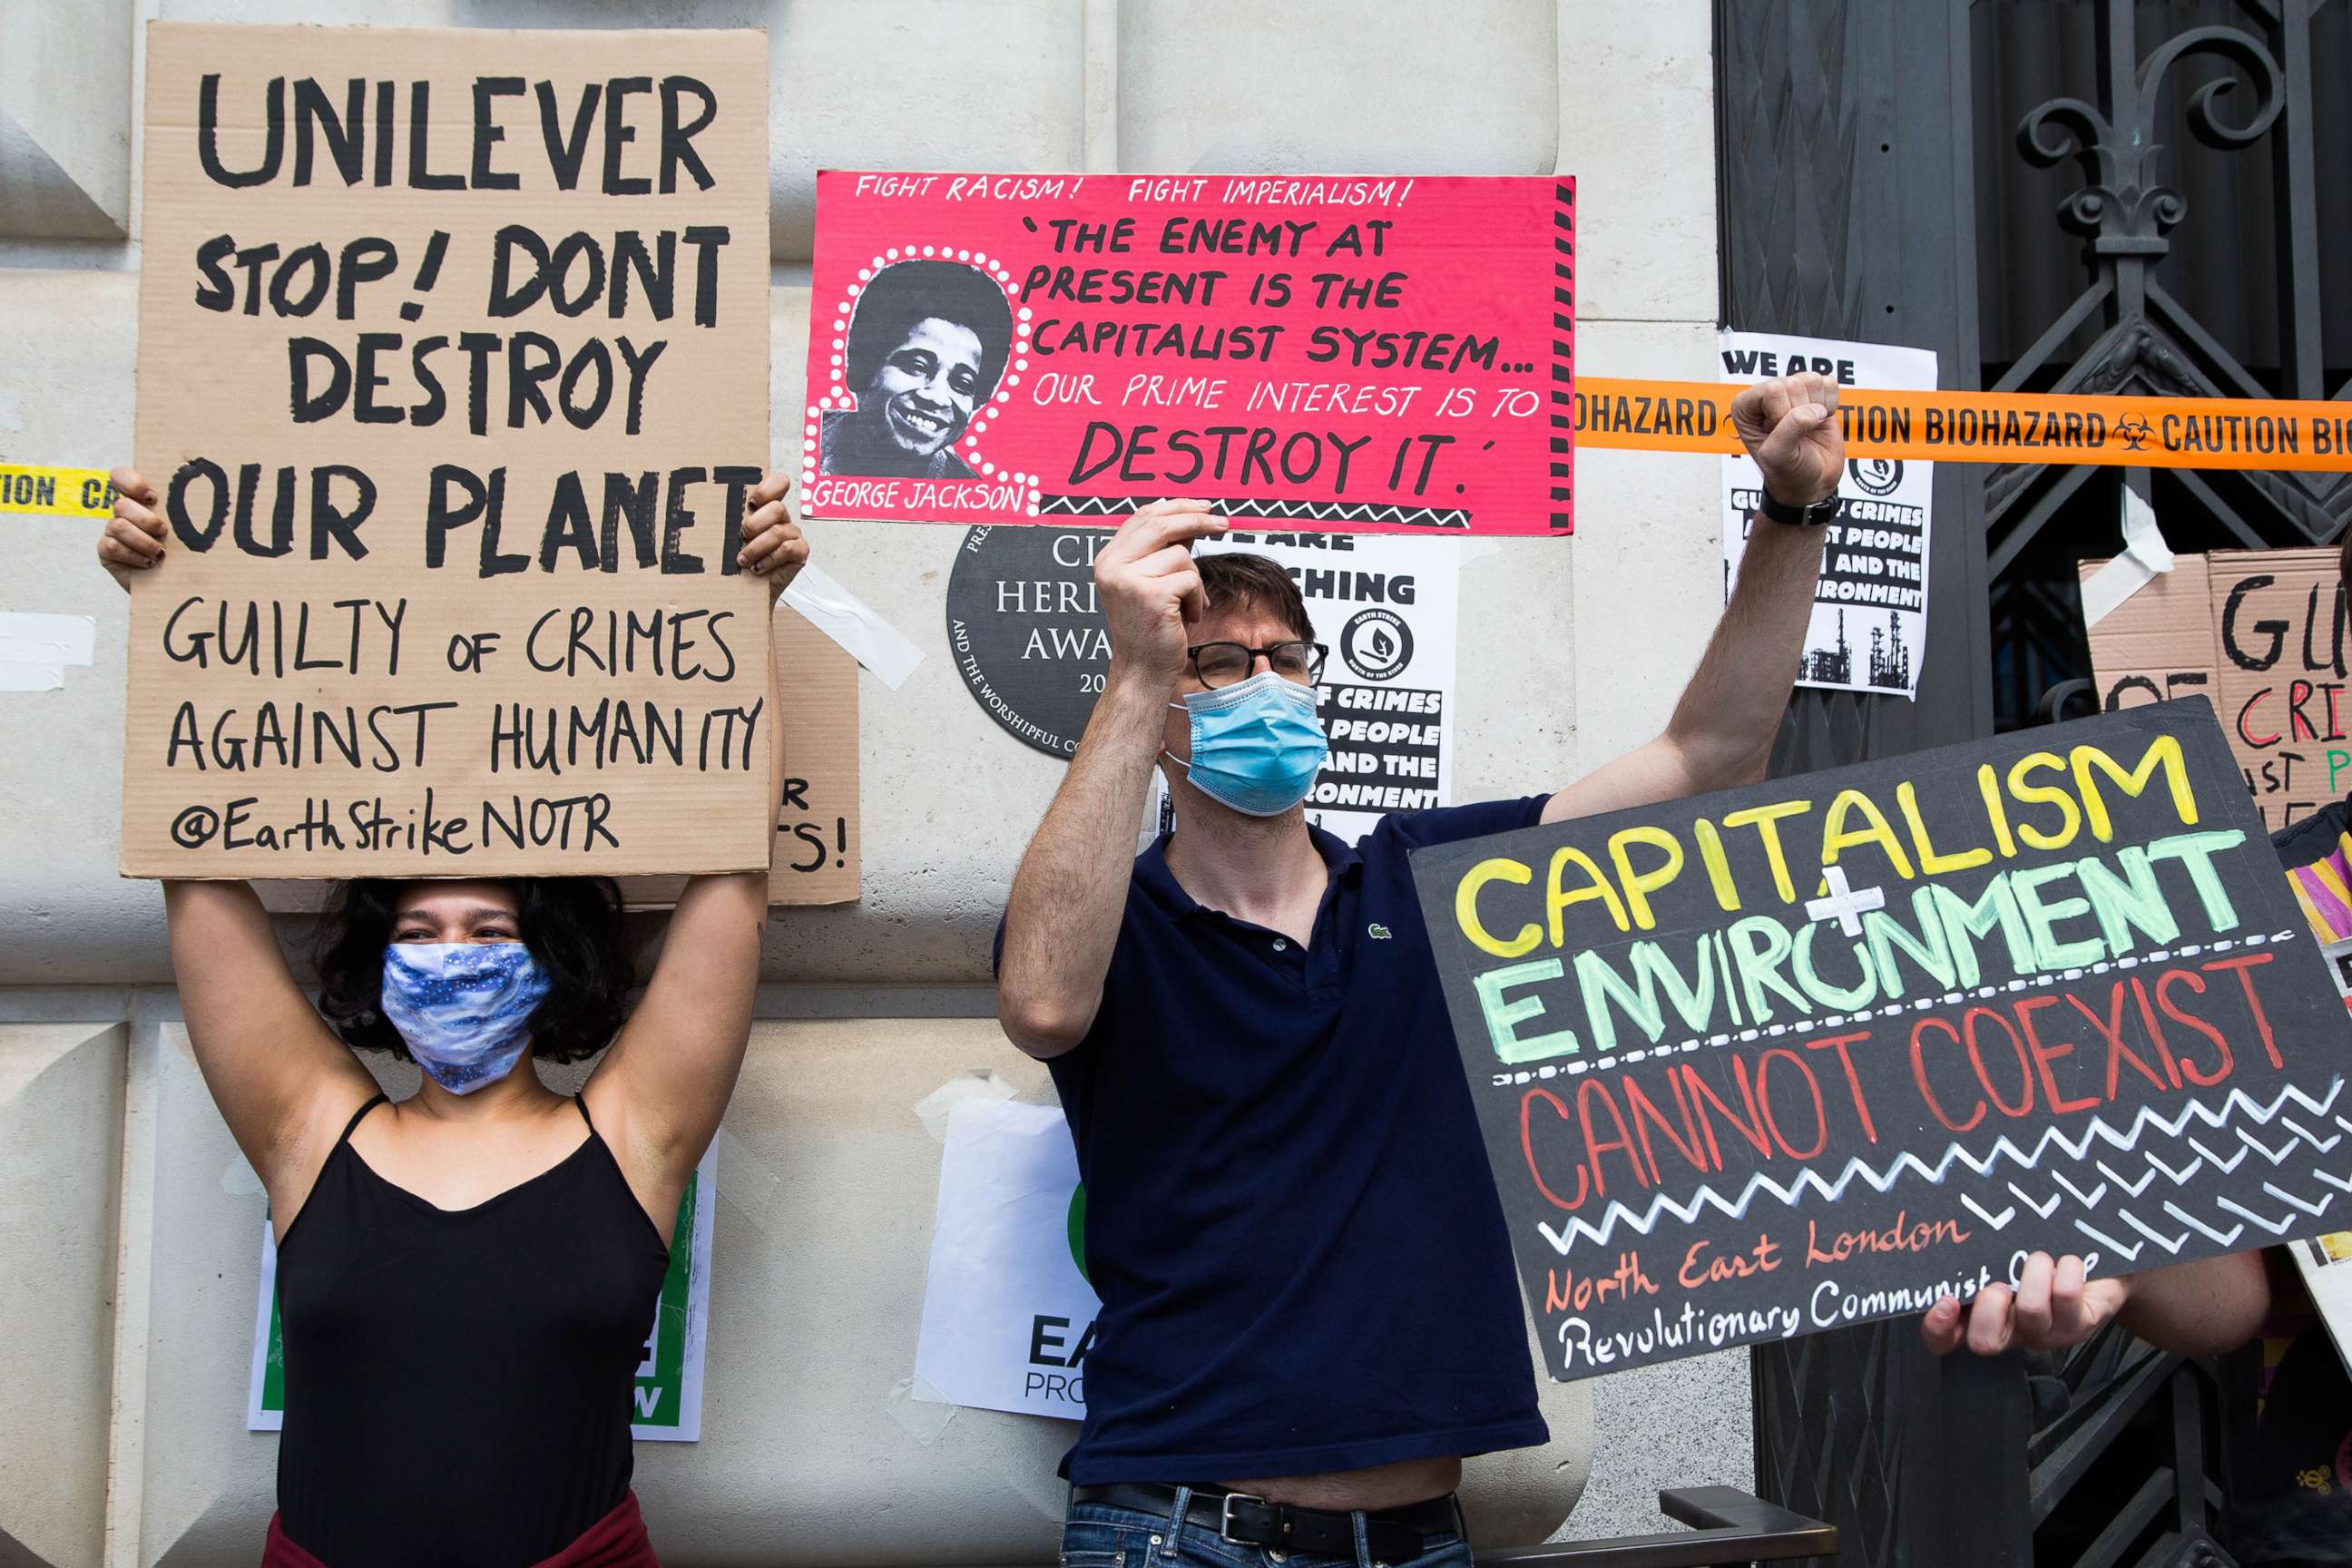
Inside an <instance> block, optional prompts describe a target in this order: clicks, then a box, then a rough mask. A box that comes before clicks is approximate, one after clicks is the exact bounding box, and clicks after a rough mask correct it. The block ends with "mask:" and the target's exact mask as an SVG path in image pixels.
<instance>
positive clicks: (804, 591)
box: [783, 566, 923, 691]
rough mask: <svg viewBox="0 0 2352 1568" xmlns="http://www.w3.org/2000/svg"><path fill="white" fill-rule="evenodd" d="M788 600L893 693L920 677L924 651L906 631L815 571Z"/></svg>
mask: <svg viewBox="0 0 2352 1568" xmlns="http://www.w3.org/2000/svg"><path fill="white" fill-rule="evenodd" d="M783 600H784V603H785V604H787V605H791V606H792V607H793V609H795V610H798V611H799V612H800V613H801V614H802V615H803V616H806V617H807V618H808V623H809V625H811V626H814V627H815V628H816V629H817V630H819V631H821V632H823V633H824V635H825V636H827V637H831V638H832V639H833V640H834V641H835V642H836V643H838V644H839V645H840V646H841V647H843V648H845V650H847V652H848V654H849V656H850V657H851V658H855V659H856V661H857V662H858V663H859V664H862V665H864V666H865V667H866V668H867V669H870V670H872V671H873V672H874V673H875V675H877V677H879V678H880V679H881V681H882V684H883V685H885V686H887V687H888V688H889V689H891V690H893V691H896V690H898V688H899V687H900V686H902V685H904V684H905V682H906V679H907V677H908V676H910V675H912V674H914V673H915V667H916V666H917V665H919V664H920V663H922V662H923V650H922V649H921V648H919V647H916V646H915V645H914V643H913V642H912V641H911V640H909V639H908V637H907V635H906V634H905V633H904V632H902V631H900V630H899V629H898V627H896V626H892V625H891V624H890V623H889V622H887V621H886V620H884V619H883V618H882V617H881V616H878V615H877V614H875V613H874V610H873V607H872V606H871V605H867V604H866V601H865V600H863V599H861V598H859V597H858V596H857V595H855V594H853V593H851V592H850V591H849V590H848V589H846V588H845V587H843V586H842V585H841V584H839V583H838V582H836V581H835V580H834V578H833V577H832V576H831V575H829V574H826V573H824V572H823V571H821V570H819V569H818V568H816V567H814V566H803V567H802V568H801V569H800V574H799V575H798V576H796V577H794V578H793V582H792V586H790V587H788V588H786V589H785V590H784V592H783Z"/></svg>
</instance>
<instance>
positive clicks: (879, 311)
mask: <svg viewBox="0 0 2352 1568" xmlns="http://www.w3.org/2000/svg"><path fill="white" fill-rule="evenodd" d="M933 318H936V319H938V320H940V321H952V322H954V323H955V324H956V325H957V326H960V327H964V328H967V329H969V330H970V331H971V334H972V336H974V337H976V338H978V339H979V340H980V389H979V394H978V395H977V396H975V397H974V398H973V399H972V401H973V402H974V403H985V402H987V401H988V400H989V398H990V396H991V395H993V394H994V393H995V391H996V380H997V377H999V376H1001V375H1003V374H1004V362H1005V360H1006V359H1007V358H1008V357H1009V356H1010V355H1011V353H1012V350H1013V305H1012V303H1011V301H1009V300H1006V299H1005V297H1004V290H1003V289H999V288H998V287H997V286H996V285H995V284H994V283H993V282H992V281H991V280H990V279H989V276H988V274H987V273H985V272H982V271H981V270H980V269H979V268H976V267H967V266H965V265H964V264H963V263H962V262H961V261H898V262H893V263H892V264H891V265H889V266H887V267H885V268H882V270H881V271H879V272H877V273H876V274H875V275H874V280H873V281H872V282H870V283H868V284H866V287H865V289H863V290H862V291H861V292H860V293H859V294H858V296H857V308H856V310H853V311H851V312H850V316H849V356H848V357H849V384H850V387H851V390H853V391H855V392H857V393H860V394H863V393H864V392H865V390H866V388H867V387H869V386H872V385H873V384H874V377H875V375H876V374H877V373H878V372H879V371H880V370H881V368H882V362H883V361H884V360H886V359H888V358H889V357H890V356H891V355H892V354H894V353H898V349H899V346H900V345H901V344H903V343H904V342H906V341H907V334H908V333H909V332H911V331H914V330H915V328H916V326H917V324H918V323H919V322H922V321H929V320H931V319H933Z"/></svg>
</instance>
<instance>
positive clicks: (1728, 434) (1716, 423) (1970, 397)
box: [1576, 375, 2352, 472]
mask: <svg viewBox="0 0 2352 1568" xmlns="http://www.w3.org/2000/svg"><path fill="white" fill-rule="evenodd" d="M1740 391H1741V388H1739V387H1738V386H1727V385H1723V384H1718V383H1716V382H1710V381H1627V380H1619V379H1615V378H1612V377H1607V376H1597V375H1588V376H1579V377H1578V378H1577V381H1576V444H1577V445H1578V446H1580V447H1596V448H1608V449H1612V450H1622V451H1646V452H1724V453H1736V452H1738V451H1739V450H1740V445H1739V437H1738V435H1737V434H1735V433H1734V432H1733V430H1732V427H1731V400H1732V399H1733V398H1734V397H1736V396H1738V395H1739V393H1740ZM1838 410H1839V419H1840V423H1841V424H1842V425H1843V427H1844V429H1845V438H1846V455H1847V456H1848V457H1850V458H1909V459H1913V460H1915V461H1918V462H1923V463H1925V462H1932V463H2063V464H2092V465H2096V466H2102V467H2110V468H2267V469H2277V468H2302V469H2310V470H2318V471H2326V472H2352V405H2347V404H2343V403H2316V402H2315V403H2295V402H2288V401H2284V400H2272V399H2267V398H2252V397H2084V396H2075V395H2063V394H2049V395H2043V394H2037V393H2026V392H1891V391H1878V390H1874V389H1871V388H1867V387H1854V386H1842V387H1840V388H1838Z"/></svg>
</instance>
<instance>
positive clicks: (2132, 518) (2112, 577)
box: [2083, 485, 2172, 629]
mask: <svg viewBox="0 0 2352 1568" xmlns="http://www.w3.org/2000/svg"><path fill="white" fill-rule="evenodd" d="M2171 570H2172V549H2171V547H2170V546H2169V545H2168V544H2166V543H2165V542H2164V534H2163V532H2162V531H2159V530H2158V528H2157V526H2156V509H2155V508H2154V507H2152V506H2150V505H2148V504H2147V501H2145V500H2142V499H2140V495H2139V492H2138V491H2137V490H2135V489H2132V488H2131V487H2130V486H2128V485H2126V486H2125V487H2124V552H2123V553H2122V554H2120V555H2118V556H2116V558H2115V559H2114V560H2113V561H2110V562H2108V563H2106V564H2105V566H2102V567H2100V568H2099V569H2098V570H2097V571H2096V572H2094V573H2092V574H2091V575H2090V579H2089V581H2087V582H2085V583H2084V584H2083V625H2084V628H2085V629H2087V628H2089V627H2091V626H2097V625H2098V624H2099V623H2100V622H2101V621H2104V620H2105V619H2106V618H2107V616H2108V615H2109V614H2110V613H2112V612H2113V611H2114V610H2115V608H2116V606H2117V605H2121V604H2122V603H2123V602H2124V601H2125V600H2126V599H2128V598H2130V597H2131V596H2132V595H2134V594H2137V593H2138V592H2139V591H2140V590H2141V589H2142V588H2145V587H2147V585H2148V584H2150V583H2153V582H2155V581H2156V580H2157V578H2158V576H2160V575H2162V574H2164V573H2167V572H2169V571H2171Z"/></svg>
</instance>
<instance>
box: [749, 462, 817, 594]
mask: <svg viewBox="0 0 2352 1568" xmlns="http://www.w3.org/2000/svg"><path fill="white" fill-rule="evenodd" d="M792 488H793V481H792V476H791V475H789V474H786V473H784V472H783V471H782V470H781V469H779V470H778V471H776V472H774V473H772V474H769V475H767V476H766V477H765V478H763V479H761V480H760V482H759V483H758V484H756V485H754V486H752V487H751V496H750V497H749V499H748V500H746V502H745V509H744V510H745V515H744V518H743V548H742V549H741V550H740V551H739V552H736V556H735V564H737V565H738V566H740V567H741V568H743V570H744V571H746V572H749V573H751V574H752V575H753V576H754V577H765V578H766V579H767V580H768V592H769V593H771V594H781V593H782V592H783V591H784V590H785V589H787V588H789V587H791V586H792V585H793V578H795V577H797V576H799V575H800V574H801V568H802V567H803V566H805V565H807V564H808V558H809V547H808V540H807V539H806V538H805V537H804V536H803V534H802V533H801V525H800V524H799V523H797V522H794V521H793V514H792V513H791V511H790V510H786V508H785V506H784V495H785V492H787V491H788V490H790V489H792Z"/></svg>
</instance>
